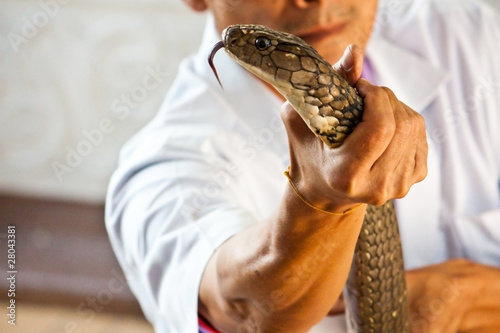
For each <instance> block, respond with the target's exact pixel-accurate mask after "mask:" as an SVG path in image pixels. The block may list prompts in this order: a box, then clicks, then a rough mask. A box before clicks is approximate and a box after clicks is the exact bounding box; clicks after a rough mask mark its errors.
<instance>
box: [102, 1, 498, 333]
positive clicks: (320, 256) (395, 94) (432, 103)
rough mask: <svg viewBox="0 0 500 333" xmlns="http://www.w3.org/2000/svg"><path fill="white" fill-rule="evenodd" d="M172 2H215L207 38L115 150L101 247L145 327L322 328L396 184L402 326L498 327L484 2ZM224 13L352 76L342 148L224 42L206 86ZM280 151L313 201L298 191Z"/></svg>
mask: <svg viewBox="0 0 500 333" xmlns="http://www.w3.org/2000/svg"><path fill="white" fill-rule="evenodd" d="M185 2H186V3H187V4H188V5H189V6H190V7H191V8H193V9H194V10H197V11H204V10H209V11H210V13H211V15H210V18H209V22H208V23H207V30H206V33H205V37H204V41H203V44H202V46H201V48H200V51H199V54H198V56H196V57H192V58H190V59H188V60H186V61H185V62H184V63H183V64H182V65H181V68H180V70H179V74H178V78H177V80H176V82H174V85H173V87H172V90H171V91H170V93H169V96H168V97H167V99H166V101H165V103H164V105H163V106H162V109H161V110H160V112H159V114H158V115H157V117H156V118H155V119H154V120H153V121H152V122H151V123H150V124H149V125H148V126H147V127H146V128H145V129H144V130H142V131H141V132H140V133H139V134H138V135H137V136H136V137H135V138H134V139H132V141H131V142H130V143H128V145H127V146H126V147H125V149H124V150H123V152H122V156H121V162H120V167H119V169H118V170H117V172H116V174H115V175H114V178H113V180H112V183H111V186H110V192H109V196H108V202H107V226H108V230H109V233H110V237H111V240H112V243H113V246H114V249H115V251H116V253H117V256H118V259H119V260H120V263H121V265H122V266H123V268H124V270H125V273H126V274H127V278H128V280H129V283H130V285H131V287H132V290H133V291H134V293H135V294H136V296H137V297H138V299H139V301H140V303H141V305H142V307H143V309H144V312H145V315H146V316H147V317H148V319H149V320H150V321H151V322H152V323H153V325H154V326H155V328H156V330H157V331H158V332H188V333H190V332H193V333H194V332H197V331H198V330H199V329H202V328H201V327H206V326H211V327H212V328H213V329H215V330H217V331H220V332H307V331H309V330H311V329H313V330H316V331H315V332H320V331H318V330H321V328H319V327H318V326H316V328H313V326H315V325H316V324H317V323H319V322H320V321H322V320H323V322H324V320H325V319H324V318H325V317H326V315H327V313H329V312H330V310H331V309H332V307H334V305H335V302H336V300H337V298H338V297H339V295H340V293H341V290H342V288H343V285H344V283H345V280H346V276H347V273H348V271H349V267H350V263H351V259H352V254H353V251H354V245H355V243H356V239H357V235H358V233H359V229H360V225H361V222H362V218H363V213H364V210H365V207H366V206H365V204H367V203H369V204H381V203H383V202H385V201H386V200H389V199H394V198H403V197H404V199H401V200H397V202H396V205H397V213H398V218H399V222H400V225H401V232H402V238H403V248H404V252H405V262H406V263H405V264H406V266H407V268H408V271H407V273H406V278H407V284H408V292H409V305H410V321H411V325H412V332H450V333H451V332H458V331H461V332H462V331H467V332H496V331H498V329H499V328H500V323H499V320H497V319H496V318H498V317H499V314H500V270H499V269H498V268H495V266H499V265H500V245H499V242H500V226H499V225H498V223H499V221H500V190H499V183H500V182H499V180H500V172H499V171H500V149H499V147H498V142H500V134H499V133H500V131H499V129H498V127H499V126H500V112H498V109H499V107H500V100H499V85H500V84H499V82H500V66H499V63H498V62H494V61H493V59H495V58H494V57H495V56H496V54H498V53H499V51H500V50H499V48H498V40H500V39H499V38H500V26H499V23H498V22H499V20H498V15H497V14H496V13H494V12H493V11H492V10H491V9H489V8H487V7H485V6H483V5H479V4H477V3H475V2H473V1H466V0H464V1H424V0H422V1H408V2H406V1H397V2H393V3H392V11H391V10H389V11H386V12H385V13H381V12H379V16H378V19H377V16H376V12H377V5H378V2H377V1H376V0H350V1H347V0H345V1H342V0H336V1H334V0H330V1H329V0H316V1H315V0H310V1H306V0H293V1H291V0H276V1H268V0H247V1H239V0H185ZM390 5H391V4H390ZM389 8H391V7H389ZM382 9H383V8H379V11H381V10H382ZM234 23H258V24H264V25H267V26H270V27H271V28H274V29H277V30H283V31H288V32H291V33H294V34H296V35H298V36H300V37H302V38H303V39H304V40H306V41H307V42H308V43H310V44H311V45H312V46H313V47H314V48H316V49H317V50H318V52H319V53H320V54H322V55H323V56H324V57H325V58H326V59H327V60H328V61H330V62H331V63H335V67H336V69H337V70H338V71H339V72H340V73H341V74H342V75H343V76H344V77H346V79H347V80H348V81H349V82H350V83H351V84H352V85H355V86H356V88H357V89H358V91H359V93H360V95H361V96H362V97H363V98H364V101H365V111H364V116H363V121H362V123H361V124H360V125H358V127H357V128H356V129H355V131H354V132H353V133H352V134H351V135H350V136H349V137H348V139H347V140H346V141H345V142H344V144H343V145H342V146H341V147H340V148H337V149H333V150H331V149H327V148H326V147H325V146H324V145H323V144H322V142H321V141H320V140H319V139H317V138H316V137H315V136H314V135H313V134H312V133H311V132H310V131H309V129H308V128H307V127H306V126H305V125H304V123H303V122H302V120H301V119H300V117H299V116H298V115H297V114H296V112H295V111H294V110H293V109H292V108H291V107H290V106H289V105H288V104H287V103H285V104H284V105H283V106H282V103H283V99H282V98H281V97H280V96H278V95H277V94H276V93H275V92H274V91H273V89H272V88H271V87H269V86H266V85H265V84H263V83H262V82H260V81H258V80H257V79H255V78H254V77H252V76H251V75H250V74H249V73H247V72H245V70H244V69H242V68H240V67H239V66H238V65H236V64H235V63H234V62H232V61H231V60H229V59H228V57H227V56H225V55H223V54H220V55H217V59H216V60H217V61H216V65H217V67H218V70H219V72H220V76H221V80H222V81H223V83H224V86H225V89H224V91H221V90H220V88H219V87H218V86H217V82H216V80H215V78H214V77H213V75H212V74H211V73H210V69H209V68H208V66H207V65H206V56H207V55H208V54H209V52H210V49H211V47H212V46H213V45H214V44H215V42H217V40H218V39H220V37H219V36H220V31H221V30H222V29H223V28H225V27H226V26H227V25H229V24H234ZM374 27H375V29H376V30H377V31H376V33H374V34H372V31H373V29H374ZM351 43H354V44H355V45H351V46H348V45H349V44H351ZM347 46H348V47H347ZM346 47H347V48H346ZM339 58H340V60H338V59H339ZM364 59H365V61H366V64H368V65H369V66H366V65H365V66H363V60H364ZM363 67H364V68H363ZM362 71H363V77H364V78H366V79H368V80H365V79H359V78H360V76H361V72H362ZM370 81H373V83H371V82H370ZM374 83H376V84H377V85H374ZM382 85H386V86H388V88H385V87H382ZM389 88H390V89H389ZM280 109H281V118H282V121H283V123H281V122H280V120H279V116H278V113H279V112H280V111H279V110H280ZM417 111H418V112H417ZM423 119H425V122H426V125H424V121H423ZM282 124H284V126H283V125H282ZM425 127H427V138H426V134H425V132H426V129H425ZM428 144H429V146H428ZM427 156H428V160H427ZM287 165H290V176H291V179H292V182H293V183H294V184H295V186H296V188H297V190H298V192H299V193H300V194H301V195H302V196H303V197H305V198H306V199H307V200H308V201H309V202H310V203H312V204H313V205H314V206H315V207H316V208H319V209H321V211H320V210H318V209H313V208H311V207H309V206H307V205H306V204H305V203H304V202H303V201H302V200H301V199H300V198H298V196H297V195H296V193H294V191H293V190H292V188H291V187H290V185H289V184H288V183H287V181H286V179H285V178H284V177H283V176H282V175H281V174H282V171H283V170H284V169H285V168H286V166H287ZM427 173H428V176H427V178H426V179H425V180H424V181H423V182H421V183H418V182H420V181H421V180H422V179H423V178H424V177H425V175H426V174H427ZM415 183H418V184H416V185H415V186H413V188H412V189H411V191H409V190H410V187H412V185H413V184H415ZM408 191H409V192H408ZM407 193H408V195H406V194H407ZM405 195H406V196H405ZM325 211H326V212H330V213H333V214H329V213H325ZM455 258H466V259H455ZM339 304H340V303H339ZM339 304H337V305H336V306H335V307H334V309H336V310H335V311H338V308H339ZM340 308H341V304H340ZM198 317H199V318H200V319H199V323H198V320H197V318H198ZM326 320H328V319H326ZM320 325H321V324H320ZM331 330H332V328H331V327H329V328H328V329H327V330H326V331H331ZM326 331H325V332H326Z"/></svg>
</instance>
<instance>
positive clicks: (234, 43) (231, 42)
mask: <svg viewBox="0 0 500 333" xmlns="http://www.w3.org/2000/svg"><path fill="white" fill-rule="evenodd" d="M228 44H229V46H232V47H236V46H238V38H236V37H233V38H231V39H229V43H228Z"/></svg>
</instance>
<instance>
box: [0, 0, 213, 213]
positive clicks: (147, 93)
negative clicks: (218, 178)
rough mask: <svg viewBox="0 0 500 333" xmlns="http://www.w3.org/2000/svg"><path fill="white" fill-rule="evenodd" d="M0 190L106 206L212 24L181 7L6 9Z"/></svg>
mask: <svg viewBox="0 0 500 333" xmlns="http://www.w3.org/2000/svg"><path fill="white" fill-rule="evenodd" d="M1 6H2V10H1V12H0V29H1V37H2V38H1V40H0V52H1V56H2V61H1V63H0V72H1V73H2V74H1V76H0V110H1V112H0V156H1V160H0V191H1V192H3V193H10V194H20V195H29V196H42V197H51V198H55V199H64V200H68V199H70V200H77V201H85V202H91V203H98V202H102V201H103V199H104V196H105V191H106V186H107V183H108V179H109V177H110V175H111V173H112V171H113V170H114V168H115V166H116V160H117V154H118V150H119V148H120V147H121V146H122V144H123V143H124V141H125V140H126V139H127V138H129V137H130V136H131V135H132V134H133V133H134V132H136V131H137V130H138V129H139V128H140V127H142V126H143V125H144V124H145V123H146V122H147V121H148V120H149V119H150V118H151V117H152V116H153V115H154V114H155V112H156V111H157V109H158V106H159V105H160V103H161V101H162V99H163V97H164V95H165V92H166V91H167V89H168V87H169V85H170V83H171V82H172V80H173V78H174V75H175V73H176V67H177V65H178V63H179V61H180V59H181V58H182V57H183V56H185V55H186V54H187V53H190V52H193V51H195V50H196V47H197V44H198V42H199V40H200V33H201V31H202V30H203V25H204V16H202V15H196V14H194V13H192V12H190V11H189V10H188V9H187V7H186V6H185V5H184V4H183V3H182V1H180V0H142V1H137V0H121V1H118V0H101V1H97V0H88V1H81V0H69V1H68V0H36V1H35V0H17V1H5V0H4V1H2V3H1Z"/></svg>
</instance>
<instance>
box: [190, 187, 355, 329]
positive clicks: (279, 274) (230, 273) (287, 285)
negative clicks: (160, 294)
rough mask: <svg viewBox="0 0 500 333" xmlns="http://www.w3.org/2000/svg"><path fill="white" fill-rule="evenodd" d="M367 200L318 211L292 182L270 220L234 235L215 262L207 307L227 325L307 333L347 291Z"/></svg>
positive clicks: (203, 303)
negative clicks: (337, 211)
mask: <svg viewBox="0 0 500 333" xmlns="http://www.w3.org/2000/svg"><path fill="white" fill-rule="evenodd" d="M363 215H364V207H362V208H360V209H358V210H356V211H354V212H352V213H350V214H348V215H344V216H333V215H329V214H325V213H321V212H318V211H315V210H313V209H311V208H309V207H307V206H306V205H305V204H304V203H303V202H301V201H300V200H299V199H298V198H297V197H296V196H295V194H294V193H293V192H292V191H291V190H290V189H288V190H287V192H286V194H285V196H284V199H283V203H282V205H281V207H280V208H279V210H278V211H277V213H276V214H275V215H274V216H273V217H272V218H270V219H269V220H268V221H266V222H263V223H262V224H259V225H256V226H254V227H252V228H249V229H247V230H245V231H243V232H241V233H239V234H237V235H235V236H234V237H233V238H231V239H230V240H228V241H227V242H226V243H225V244H223V245H222V246H221V247H220V248H219V249H218V250H217V251H216V253H215V254H214V256H213V257H212V259H211V261H210V262H209V264H208V266H207V268H206V270H205V274H204V276H203V279H202V283H201V287H200V307H199V309H200V312H201V313H202V314H203V315H204V316H206V317H207V318H208V319H209V320H210V321H211V322H212V323H213V325H214V326H216V328H218V329H220V330H221V331H223V332H232V331H234V332H236V331H238V327H240V330H241V329H242V328H246V329H247V331H252V332H254V331H255V332H269V331H272V332H281V331H286V332H304V331H305V330H307V329H308V328H310V327H311V326H313V325H314V324H315V323H317V322H318V321H320V320H321V318H323V317H324V316H325V315H326V314H327V313H328V311H329V310H330V309H331V307H332V305H333V304H334V303H335V301H336V299H337V297H338V296H339V294H340V293H341V291H342V288H343V286H344V284H345V280H346V278H347V274H348V272H349V268H350V265H351V262H352V254H353V252H354V246H355V243H356V240H357V237H358V234H359V229H360V227H361V223H362V219H363Z"/></svg>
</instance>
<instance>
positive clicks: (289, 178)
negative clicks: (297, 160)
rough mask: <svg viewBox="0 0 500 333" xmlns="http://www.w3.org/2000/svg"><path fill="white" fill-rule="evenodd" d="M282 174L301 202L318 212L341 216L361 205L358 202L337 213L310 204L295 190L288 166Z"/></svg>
mask: <svg viewBox="0 0 500 333" xmlns="http://www.w3.org/2000/svg"><path fill="white" fill-rule="evenodd" d="M283 174H284V175H285V176H286V178H288V182H289V183H290V186H292V189H293V191H294V192H295V194H296V195H297V197H299V199H300V200H302V202H303V203H305V204H306V205H308V206H309V207H311V208H312V209H314V210H317V211H319V212H322V213H326V214H330V215H335V216H343V215H347V214H349V213H352V212H354V211H355V210H356V209H358V208H359V207H361V205H362V204H363V203H359V204H357V205H355V206H353V207H351V208H348V209H346V210H344V211H343V212H340V213H337V212H329V211H327V210H324V209H321V208H318V207H315V206H314V205H313V204H311V203H310V202H309V201H307V199H306V198H304V197H303V196H302V194H300V193H299V191H298V190H297V188H296V187H295V185H294V184H293V182H292V178H291V177H290V167H288V170H286V171H285V172H283Z"/></svg>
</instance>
